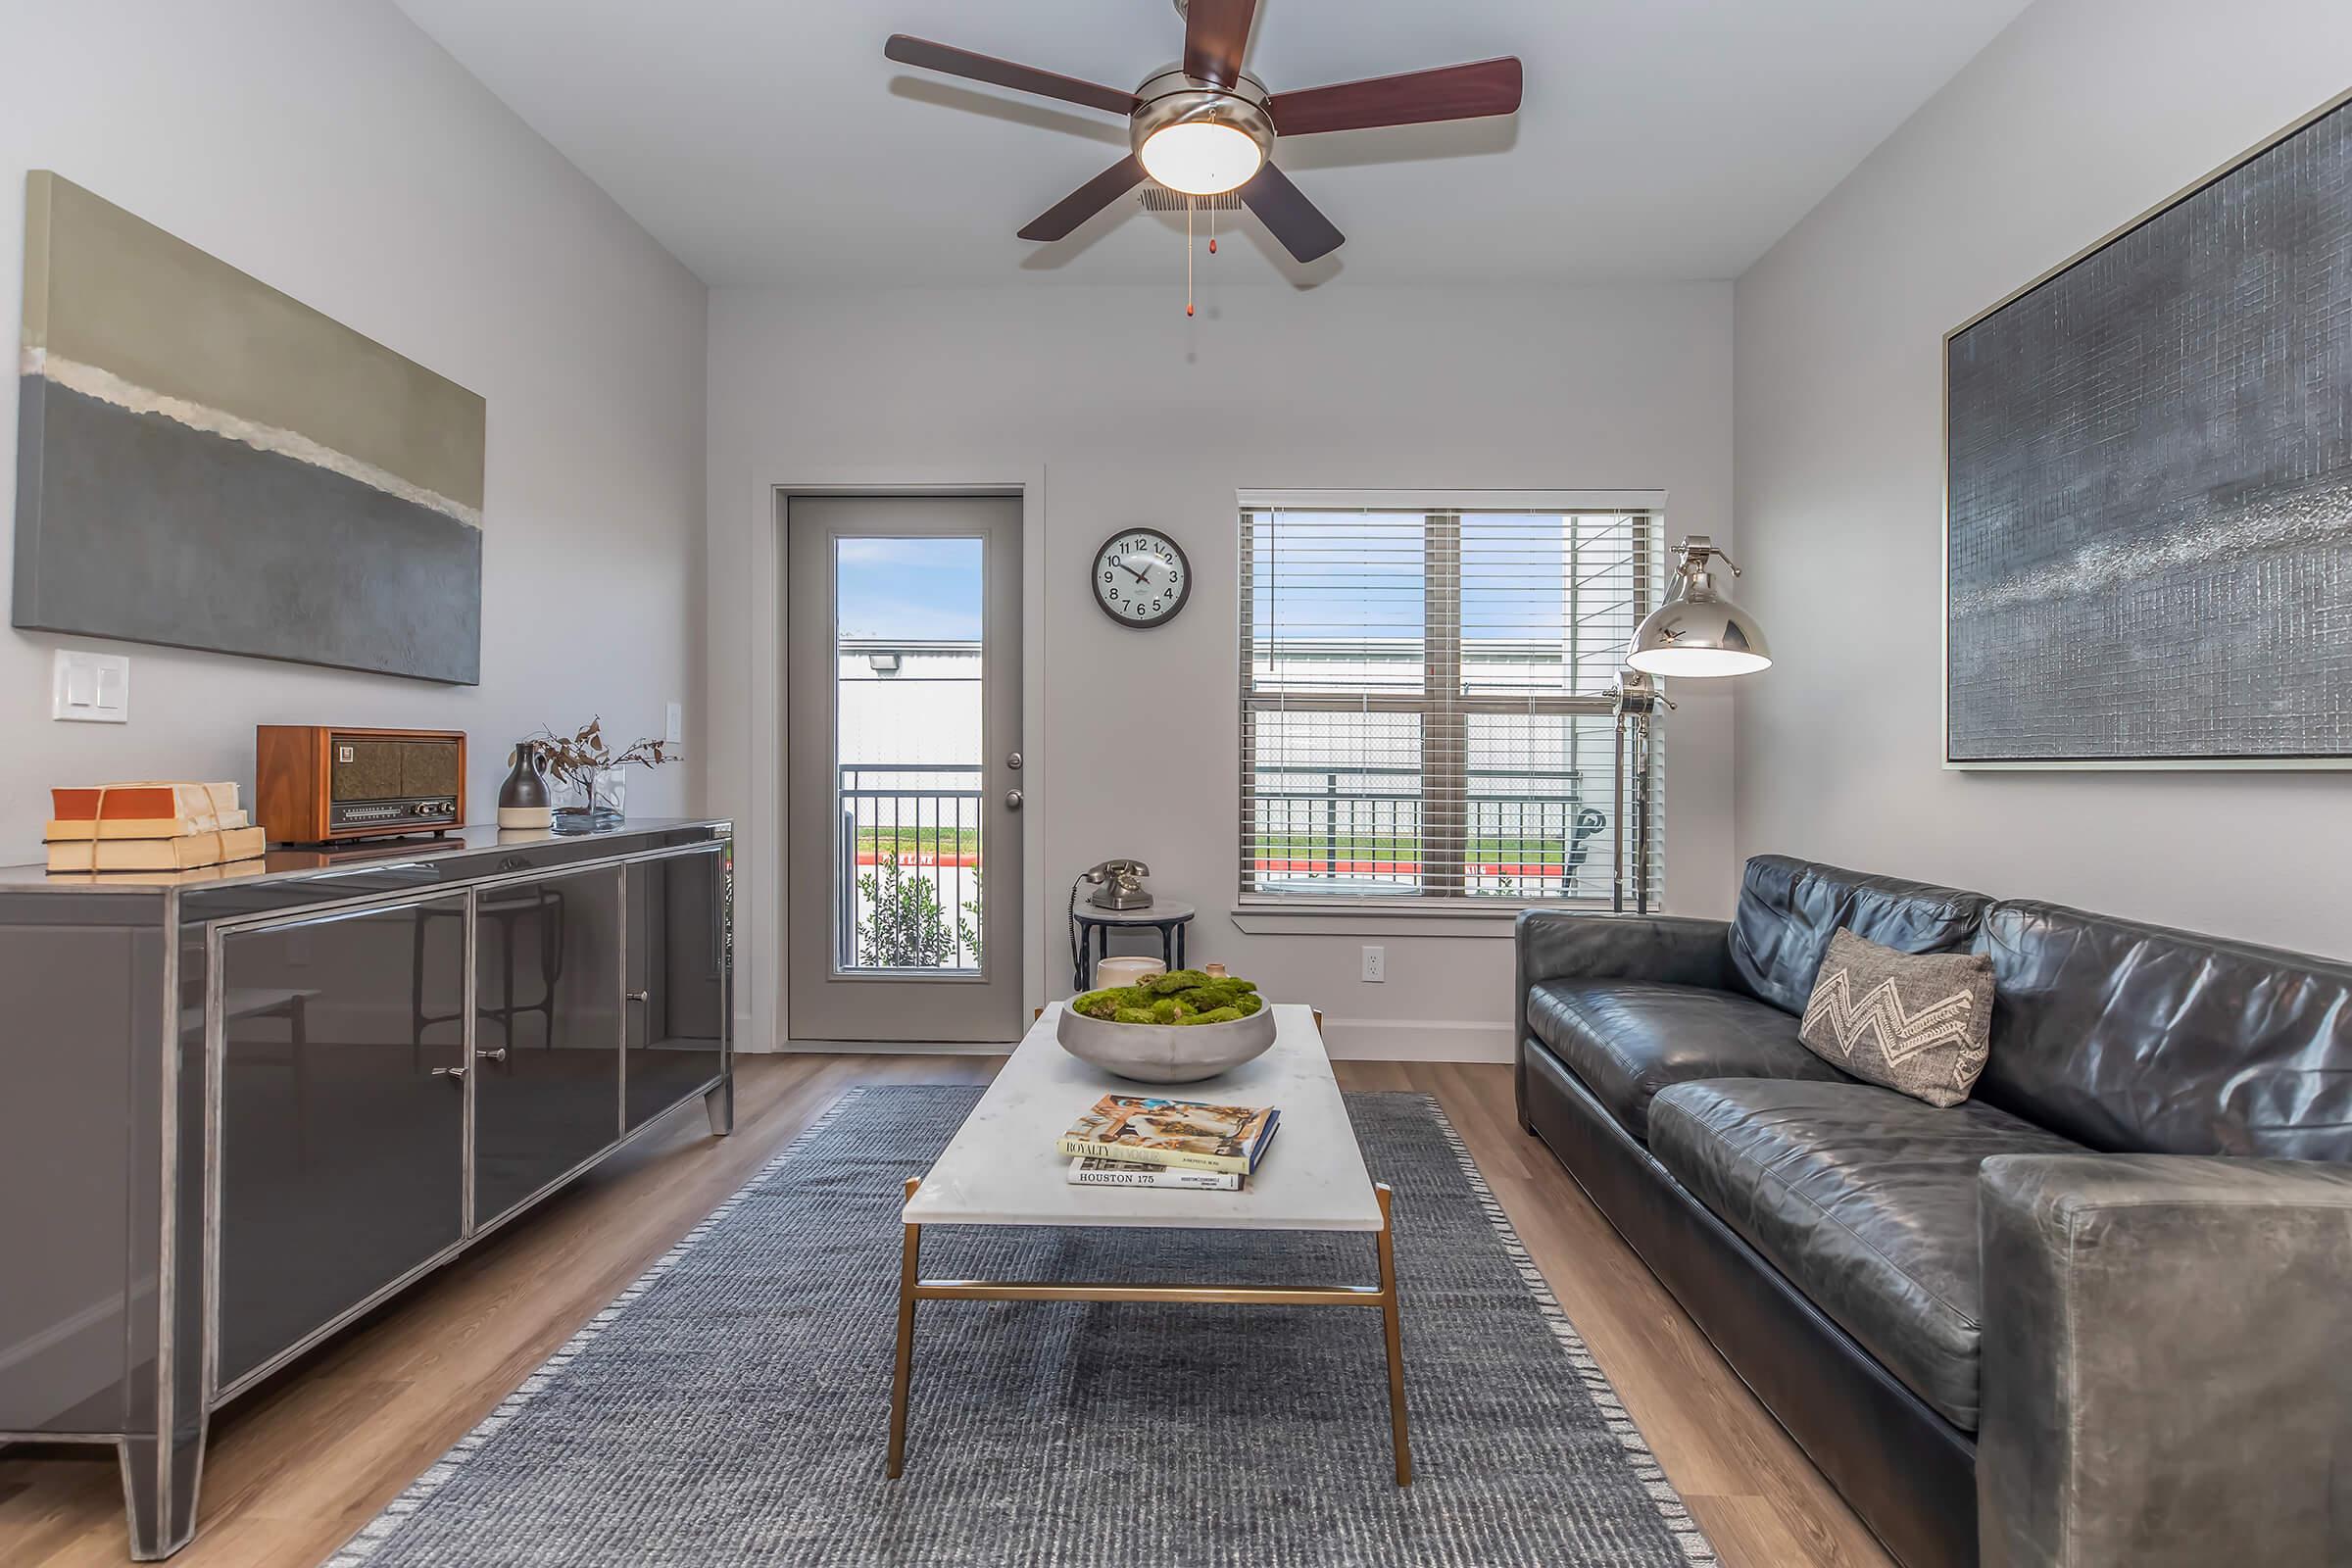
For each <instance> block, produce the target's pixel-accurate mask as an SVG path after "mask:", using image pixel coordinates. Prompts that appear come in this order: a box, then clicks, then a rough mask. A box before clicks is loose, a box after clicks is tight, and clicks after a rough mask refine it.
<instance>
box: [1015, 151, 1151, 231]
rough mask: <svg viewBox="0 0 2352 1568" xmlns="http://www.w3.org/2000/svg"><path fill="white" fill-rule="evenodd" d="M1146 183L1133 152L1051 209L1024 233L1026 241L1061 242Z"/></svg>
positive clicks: (1039, 216) (1042, 214) (1142, 170)
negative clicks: (1076, 229) (1055, 240)
mask: <svg viewBox="0 0 2352 1568" xmlns="http://www.w3.org/2000/svg"><path fill="white" fill-rule="evenodd" d="M1143 182H1144V166H1143V165H1142V164H1139V163H1137V162H1136V161H1135V154H1133V153H1129V154H1128V155H1127V156H1126V157H1124V158H1122V159H1120V160H1119V161H1118V162H1117V163H1115V164H1113V165H1111V166H1110V167H1109V168H1108V169H1105V170H1104V171H1103V172H1101V173H1100V174H1097V175H1096V176H1095V177H1094V178H1092V179H1090V180H1088V181H1087V182H1086V183H1085V184H1083V185H1081V186H1079V187H1078V188H1077V189H1076V190H1074V191H1072V192H1070V193H1069V194H1068V195H1067V196H1064V197H1063V198H1062V199H1061V200H1059V201H1057V202H1055V203H1054V205H1053V206H1051V207H1049V208H1047V209H1046V210H1045V211H1044V212H1043V213H1041V214H1039V215H1038V216H1037V217H1036V218H1034V219H1032V220H1031V221H1030V222H1029V226H1028V227H1027V228H1024V229H1022V230H1021V238H1023V239H1061V238H1064V237H1066V236H1067V235H1068V234H1069V233H1070V232H1071V230H1073V229H1075V228H1076V227H1077V226H1078V225H1079V224H1080V223H1083V222H1085V221H1087V220H1088V219H1090V218H1092V217H1094V216H1095V215H1096V214H1097V213H1099V212H1101V211H1102V210H1103V208H1105V207H1108V206H1109V205H1110V204H1111V203H1112V202H1115V201H1117V200H1118V199H1119V198H1120V197H1122V196H1124V195H1126V194H1127V193H1128V192H1129V191H1131V190H1133V189H1135V187H1136V186H1138V185H1140V184H1142V183H1143Z"/></svg>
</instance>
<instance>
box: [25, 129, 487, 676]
mask: <svg viewBox="0 0 2352 1568" xmlns="http://www.w3.org/2000/svg"><path fill="white" fill-rule="evenodd" d="M20 352H21V358H20V363H19V367H18V376H19V385H18V392H19V404H18V410H19V413H18V445H17V549H16V580H15V622H16V624H17V625H19V626H21V627H25V628H28V629H35V630H42V631H55V632H70V633H75V634H79V635H84V636H96V637H117V638H124V639H128V640H130V641H133V642H148V643H165V644H171V645H173V646H176V647H182V648H199V649H209V650H214V651H218V652H221V653H230V654H245V655H252V656H256V657H260V658H267V659H285V660H294V661H298V662H304V663H313V664H329V665H335V666H338V667H342V668H348V669H362V670H371V671H377V672H381V673H384V674H392V675H409V676H416V677H419V678H422V679H426V680H437V681H448V682H453V683H460V684H466V685H471V684H474V683H475V682H477V681H478V680H479V679H480V674H481V600H482V477H483V475H482V458H483V443H484V434H485V430H484V409H483V404H482V400H481V399H480V398H479V397H477V396H476V395H474V394H473V393H471V392H468V391H466V389H465V388H464V387H461V386H459V385H457V384H456V383H455V382H453V381H450V380H447V379H445V378H444V377H442V376H439V375H436V374H434V373H433V372H432V371H430V370H427V369H425V368H423V367H422V366H419V365H417V364H415V363H414V362H412V361H410V360H407V359H405V358H403V357H402V356H400V355H398V354H396V353H394V352H393V351H392V350H390V349H388V348H385V347H384V346H383V345H382V344H380V343H376V342H374V341H372V340H370V339H368V338H367V337H364V336H362V335H361V334H360V333H358V332H355V331H353V330H352V329H351V328H349V327H347V326H343V325H341V324H340V323H338V322H336V321H334V320H332V319H329V318H328V317H325V316H323V315H321V314H319V312H318V311H315V310H313V309H311V308H310V307H309V306H307V305H304V304H302V303H301V302H299V301H297V300H294V299H291V298H289V297H288V296H286V295H284V294H281V293H279V292H278V291H277V290H276V289H273V288H271V287H270V286H269V285H268V284H266V283H263V282H261V281H259V280H258V279H256V278H253V277H250V276H248V275H247V274H245V273H244V272H241V271H239V270H236V269H235V268H233V267H230V266H229V265H227V264H226V263H225V262H221V261H219V260H217V259H215V258H214V257H212V256H209V255H207V254H205V253H204V252H203V251H201V250H198V249H197V248H196V247H195V246H193V245H189V244H187V243H186V242H184V241H182V240H179V239H175V238H173V237H172V235H170V234H168V233H166V232H164V230H162V229H160V228H158V227H156V226H155V225H154V224H152V223H148V222H146V221H142V220H140V219H138V218H136V217H134V216H132V215H131V214H129V213H126V212H124V211H123V209H121V208H119V207H116V206H114V205H112V204H111V203H108V202H106V201H103V200H101V199H100V198H98V197H97V196H94V195H92V194H91V193H90V192H88V191H86V190H83V189H82V188H81V187H79V186H77V185H74V184H73V183H72V182H70V181H68V180H65V179H61V178H59V177H58V176H57V175H56V174H53V173H50V172H46V171H35V172H32V173H31V174H30V175H29V176H28V177H27V179H26V182H25V325H24V335H23V338H22V341H21V350H20Z"/></svg>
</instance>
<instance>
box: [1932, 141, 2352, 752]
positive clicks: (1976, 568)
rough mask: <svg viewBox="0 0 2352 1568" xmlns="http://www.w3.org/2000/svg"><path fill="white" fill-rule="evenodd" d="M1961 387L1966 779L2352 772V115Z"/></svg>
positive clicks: (1959, 709) (1949, 362) (2041, 310)
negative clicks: (2321, 768) (2071, 767)
mask: <svg viewBox="0 0 2352 1568" xmlns="http://www.w3.org/2000/svg"><path fill="white" fill-rule="evenodd" d="M1945 373H1946V377H1947V380H1946V392H1947V411H1948V412H1947V418H1948V421H1949V422H1948V427H1947V432H1946V434H1947V439H1948V442H1949V448H1948V452H1949V470H1948V474H1947V479H1948V487H1949V488H1948V503H1947V504H1948V506H1949V508H1950V513H1949V535H1948V538H1947V540H1946V549H1947V551H1948V563H1949V586H1948V602H1947V607H1946V608H1947V614H1948V639H1949V641H1948V647H1949V653H1948V660H1949V662H1948V667H1947V670H1946V680H1947V705H1948V707H1947V713H1948V718H1947V727H1946V745H1947V753H1948V757H1949V759H1950V760H1952V761H1954V762H1958V763H1995V764H1997V763H2003V762H2008V763H2045V764H2067V763H2081V764H2084V765H2095V764H2099V763H2134V762H2136V763H2143V764H2144V763H2151V762H2154V763H2164V762H2176V763H2183V764H2228V763H2248V764H2257V765H2259V764H2272V765H2279V764H2293V763H2298V762H2300V763H2307V764H2310V765H2341V764H2342V763H2343V762H2344V760H2346V759H2348V758H2352V104H2347V105H2343V106H2340V107H2337V108H2335V109H2334V110H2332V111H2331V112H2329V113H2327V114H2325V115H2322V116H2320V117H2319V118H2317V119H2315V120H2313V121H2312V122H2311V123H2308V124H2305V125H2304V126H2302V128H2300V129H2297V130H2295V131H2293V132H2292V133H2291V134H2288V135H2286V136H2284V137H2283V138H2281V139H2279V140H2278V141H2276V142H2274V143H2272V144H2271V145H2270V146H2269V147H2267V148H2266V149H2265V150H2263V151H2261V152H2259V153H2257V154H2256V155H2254V156H2253V157H2251V158H2249V159H2247V160H2245V161H2243V162H2241V163H2239V164H2237V165H2235V166H2234V167H2233V168H2231V169H2230V170H2229V171H2228V172H2225V173H2223V174H2221V175H2220V176H2218V177H2216V178H2215V179H2213V180H2211V181H2209V182H2208V183H2206V184H2204V185H2202V186H2201V187H2199V188H2198V189H2196V190H2194V191H2192V192H2191V193H2189V194H2188V195H2186V196H2184V197H2182V198H2180V200H2179V201H2177V202H2175V203H2173V204H2172V205H2170V206H2168V207H2166V208H2165V209H2164V210H2162V211H2161V212H2159V213H2157V214H2156V215H2154V216H2153V217H2151V218H2149V219H2147V220H2146V221H2142V222H2141V223H2139V224H2138V225H2136V226H2135V227H2133V228H2131V230H2129V231H2128V232H2126V233H2124V234H2122V235H2120V236H2119V237H2117V238H2115V239H2113V240H2111V241H2109V242H2108V243H2106V244H2105V245H2103V246H2101V247H2100V248H2098V249H2097V250H2095V251H2093V252H2091V253H2090V254H2089V255H2087V256H2085V257H2083V258H2082V260H2080V261H2077V262H2076V263H2074V264H2073V265H2071V266H2069V267H2067V268H2065V269H2064V270H2061V271H2059V272H2057V273H2056V274H2055V275H2053V276H2051V277H2050V278H2048V279H2047V280H2046V281H2044V282H2042V283H2040V284H2038V285H2037V286H2035V287H2034V288H2032V289H2030V290H2029V291H2028V292H2026V293H2025V294H2023V295H2021V296H2020V297H2018V298H2017V299H2015V300H2013V301H2011V302H2009V303H2008V304H2005V305H2003V306H2001V307H1999V308H1998V309H1996V310H1994V311H1992V312H1990V313H1988V314H1987V315H1985V316H1984V317H1983V318H1981V319H1978V320H1976V321H1974V322H1972V323H1971V324H1969V325H1967V326H1965V327H1963V328H1961V329H1960V330H1958V331H1957V332H1955V333H1953V334H1952V336H1951V338H1950V339H1949V341H1948V343H1947V346H1946V360H1945Z"/></svg>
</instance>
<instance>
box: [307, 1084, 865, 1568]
mask: <svg viewBox="0 0 2352 1568" xmlns="http://www.w3.org/2000/svg"><path fill="white" fill-rule="evenodd" d="M869 1087H870V1086H869V1085H866V1084H857V1085H853V1086H852V1087H850V1088H848V1089H845V1090H843V1091H842V1092H841V1093H840V1094H839V1095H838V1096H836V1097H835V1098H834V1101H833V1103H831V1104H829V1105H827V1106H826V1107H825V1108H824V1109H823V1110H821V1111H819V1112H817V1115H816V1119H815V1120H814V1121H811V1122H810V1123H809V1125H808V1126H806V1127H804V1128H802V1129H801V1130H800V1131H799V1132H798V1133H795V1134H794V1135H793V1139H792V1142H790V1143H788V1144H786V1145H785V1146H784V1148H783V1149H782V1151H780V1152H778V1153H776V1154H775V1155H774V1156H773V1157H771V1158H770V1159H769V1160H768V1162H767V1163H766V1164H764V1165H762V1166H760V1169H759V1170H758V1171H756V1172H754V1173H753V1175H752V1178H751V1180H749V1181H747V1182H745V1183H744V1184H743V1185H742V1186H741V1187H738V1188H736V1189H735V1191H734V1192H733V1193H731V1194H729V1195H728V1196H727V1198H726V1200H725V1201H723V1202H721V1203H720V1204H719V1205H718V1206H717V1207H716V1208H714V1209H712V1210H711V1212H710V1213H708V1214H706V1215H704V1216H703V1217H702V1219H701V1220H700V1221H699V1222H697V1224H696V1225H695V1227H694V1229H692V1230H690V1231H688V1232H687V1233H686V1234H685V1235H684V1236H681V1237H679V1238H678V1240H677V1241H676V1243H674V1244H673V1245H672V1246H671V1247H670V1249H669V1250H668V1251H666V1252H663V1253H662V1255H661V1256H660V1257H658V1258H656V1259H655V1260H654V1262H653V1264H652V1266H651V1267H649V1268H647V1269H646V1271H645V1272H644V1273H642V1274H640V1275H638V1276H637V1278H636V1279H634V1280H632V1281H631V1282H630V1283H629V1286H628V1288H627V1289H626V1290H624V1291H622V1292H621V1293H620V1294H619V1295H618V1296H616V1297H614V1298H613V1299H612V1301H611V1302H610V1303H609V1304H607V1305H606V1307H605V1308H604V1310H602V1311H600V1312H598V1313H597V1314H596V1316H594V1317H592V1318H590V1319H589V1320H588V1321H587V1322H586V1323H584V1324H582V1325H581V1326H580V1330H579V1332H578V1333H576V1334H574V1335H573V1336H572V1337H571V1338H570V1339H568V1340H566V1341H564V1346H563V1348H561V1349H559V1350H557V1351H556V1353H555V1354H553V1355H551V1356H549V1357H548V1358H547V1359H546V1360H544V1361H542V1362H540V1363H539V1365H538V1368H537V1369H536V1370H535V1371H533V1372H532V1373H531V1375H530V1376H529V1377H527V1378H524V1379H523V1380H522V1386H521V1387H520V1388H517V1389H516V1390H515V1392H514V1393H513V1394H510V1395H508V1396H507V1397H505V1398H503V1399H501V1400H499V1402H498V1407H497V1408H496V1409H494V1410H492V1411H491V1412H490V1413H489V1414H488V1415H486V1416H484V1417H482V1419H481V1423H480V1424H479V1425H478V1426H476V1427H475V1428H474V1429H473V1430H472V1431H471V1432H468V1433H466V1436H464V1437H462V1438H460V1439H459V1440H458V1441H457V1443H456V1444H455V1445H453V1446H451V1448H450V1450H449V1452H448V1453H446V1454H444V1455H442V1456H441V1458H440V1459H439V1460H437V1461H435V1463H434V1464H433V1466H432V1468H430V1469H428V1470H427V1471H425V1472H424V1474H422V1475H420V1476H418V1477H417V1479H416V1481H415V1482H413V1483H411V1484H410V1486H409V1487H408V1489H407V1490H406V1491H404V1492H402V1493H401V1495H399V1496H397V1497H395V1498H393V1499H392V1500H391V1501H390V1502H388V1503H386V1504H385V1505H384V1509H383V1512H381V1513H379V1514H377V1515H376V1516H375V1517H374V1518H373V1519H371V1520H369V1521H368V1523H367V1524H366V1525H364V1526H362V1527H361V1528H360V1530H359V1532H358V1534H356V1535H354V1536H353V1537H352V1538H351V1539H350V1540H349V1541H347V1542H345V1543H344V1544H343V1545H342V1546H341V1547H340V1548H339V1549H338V1550H337V1551H336V1552H335V1553H334V1555H333V1556H331V1557H328V1558H327V1559H326V1561H324V1562H323V1563H321V1564H319V1568H361V1565H362V1564H364V1563H365V1562H367V1560H368V1558H369V1557H371V1556H373V1555H374V1554H375V1553H376V1552H377V1551H379V1550H381V1549H382V1548H383V1546H384V1545H385V1544H386V1543H388V1542H389V1541H391V1539H392V1538H393V1536H394V1535H396V1534H398V1533H399V1530H400V1527H401V1526H402V1525H403V1524H405V1523H407V1522H408V1519H409V1517H410V1516H411V1515H413V1514H415V1513H416V1512H417V1509H418V1508H420V1507H422V1506H423V1505H424V1503H425V1501H426V1499H428V1498H429V1497H431V1496H432V1495H433V1494H434V1493H436V1492H438V1491H440V1490H441V1488H442V1487H444V1486H446V1485H447V1484H448V1483H449V1481H450V1479H451V1478H452V1477H454V1476H456V1475H457V1473H458V1471H459V1469H460V1468H461V1467H462V1466H463V1465H464V1464H465V1463H466V1460H468V1459H470V1458H472V1457H473V1456H474V1455H475V1454H476V1453H479V1452H480V1451H481V1450H482V1446H483V1445H485V1444H487V1443H488V1442H489V1441H490V1440H491V1439H492V1438H494V1437H496V1436H497V1435H498V1432H499V1429H500V1428H501V1427H504V1426H505V1425H507V1423H509V1422H510V1421H513V1420H514V1419H515V1417H516V1416H517V1415H520V1414H521V1413H522V1410H523V1407H524V1406H526V1405H528V1404H529V1403H530V1402H531V1400H532V1399H533V1398H534V1397H537V1396H538V1395H539V1393H540V1392H541V1391H542V1390H544V1389H545V1388H546V1387H547V1386H548V1385H549V1384H550V1383H552V1382H554V1381H555V1377H556V1374H557V1373H559V1372H561V1371H563V1370H564V1368H565V1367H567V1366H569V1365H570V1364H571V1362H572V1359H573V1357H575V1356H577V1355H578V1354H579V1353H580V1352H581V1351H582V1350H585V1349H586V1348H588V1347H589V1346H590V1345H592V1344H594V1343H595V1341H596V1337H597V1336H598V1335H600V1334H602V1333H603V1332H604V1331H605V1330H606V1329H607V1328H609V1327H611V1326H612V1324H613V1320H614V1319H616V1318H618V1317H619V1316H620V1315H621V1313H623V1312H625V1311H627V1310H628V1308H629V1306H630V1304H631V1303H632V1302H634V1301H636V1300H637V1299H639V1298H641V1297H642V1296H644V1295H645V1293H646V1292H647V1291H649V1290H651V1289H653V1287H654V1286H655V1285H656V1284H658V1283H659V1282H660V1281H661V1278H662V1275H664V1274H666V1273H668V1272H669V1271H670V1270H671V1269H673V1268H675V1267H677V1265H678V1260H679V1259H681V1258H683V1257H684V1256H686V1254H687V1253H689V1252H691V1251H693V1250H695V1249H696V1248H697V1247H699V1246H701V1245H702V1243H703V1241H704V1239H705V1238H707V1237H708V1236H710V1234H711V1231H712V1230H713V1229H714V1228H715V1227H716V1226H717V1225H718V1223H719V1222H720V1221H721V1220H723V1219H725V1218H726V1217H727V1216H728V1215H730V1214H732V1213H734V1212H735V1210H736V1209H737V1208H738V1207H740V1206H741V1205H742V1203H743V1201H744V1200H745V1199H747V1198H749V1197H751V1196H752V1195H753V1194H754V1193H757V1192H758V1191H759V1190H760V1188H762V1187H764V1186H766V1185H767V1183H768V1180H769V1179H770V1178H771V1177H773V1176H774V1175H775V1174H776V1172H778V1171H780V1170H782V1169H783V1168H784V1167H785V1165H787V1164H788V1163H790V1162H791V1161H792V1159H793V1158H794V1156H796V1155H798V1154H799V1153H801V1152H802V1151H803V1150H804V1149H805V1148H806V1147H807V1146H808V1145H809V1144H810V1143H812V1142H813V1141H814V1140H815V1139H816V1138H817V1137H818V1136H819V1135H820V1134H822V1133H823V1132H824V1131H825V1130H826V1129H827V1128H828V1127H830V1126H832V1125H833V1122H834V1119H835V1118H836V1117H838V1116H840V1114H841V1113H842V1111H843V1110H845V1109H847V1108H848V1107H849V1105H850V1104H851V1103H853V1102H855V1101H857V1100H858V1099H859V1098H860V1097H861V1096H863V1095H864V1094H865V1092H866V1090H867V1089H868V1088H869Z"/></svg>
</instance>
